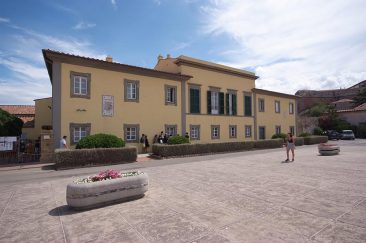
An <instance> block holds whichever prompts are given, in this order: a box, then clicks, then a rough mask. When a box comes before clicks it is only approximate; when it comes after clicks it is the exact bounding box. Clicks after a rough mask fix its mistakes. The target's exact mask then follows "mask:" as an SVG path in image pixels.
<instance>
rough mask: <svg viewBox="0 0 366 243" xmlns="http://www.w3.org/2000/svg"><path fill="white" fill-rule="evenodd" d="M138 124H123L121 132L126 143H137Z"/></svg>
mask: <svg viewBox="0 0 366 243" xmlns="http://www.w3.org/2000/svg"><path fill="white" fill-rule="evenodd" d="M139 131H140V125H138V124H124V125H123V132H124V139H125V141H126V143H138V140H139Z"/></svg>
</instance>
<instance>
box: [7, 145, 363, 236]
mask: <svg viewBox="0 0 366 243" xmlns="http://www.w3.org/2000/svg"><path fill="white" fill-rule="evenodd" d="M337 143H338V144H340V146H341V153H340V154H339V155H338V156H327V157H325V156H319V155H317V147H316V146H315V145H311V146H301V147H298V148H297V150H296V159H295V162H292V163H283V162H282V161H284V159H285V152H284V149H271V150H261V151H249V152H240V153H230V154H218V155H207V156H197V157H186V158H172V159H165V160H150V161H142V162H138V163H133V164H125V165H115V166H108V167H94V168H84V169H74V170H66V171H53V170H51V169H50V168H47V167H45V168H30V169H22V170H9V171H0V213H1V214H0V242H169V243H171V242H209V243H214V242H366V140H356V141H339V142H337ZM106 168H113V169H119V170H131V169H135V168H138V169H140V170H143V171H145V172H147V173H148V175H149V179H150V186H149V191H148V192H147V193H146V195H145V197H143V198H141V199H138V200H135V201H129V202H125V203H120V204H115V205H111V206H106V207H103V208H98V209H93V210H88V211H82V212H78V211H73V210H71V209H69V208H68V207H67V205H66V198H65V194H66V185H67V184H68V183H69V182H71V181H72V180H73V179H74V178H75V176H81V175H91V174H94V173H96V172H98V171H100V170H103V169H106Z"/></svg>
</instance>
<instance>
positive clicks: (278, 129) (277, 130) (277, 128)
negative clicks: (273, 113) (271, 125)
mask: <svg viewBox="0 0 366 243" xmlns="http://www.w3.org/2000/svg"><path fill="white" fill-rule="evenodd" d="M275 133H276V134H277V135H278V134H281V126H276V127H275Z"/></svg>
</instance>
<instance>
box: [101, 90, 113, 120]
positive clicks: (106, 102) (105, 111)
mask: <svg viewBox="0 0 366 243" xmlns="http://www.w3.org/2000/svg"><path fill="white" fill-rule="evenodd" d="M102 100H103V101H102V115H103V116H113V108H114V101H113V96H112V95H103V96H102Z"/></svg>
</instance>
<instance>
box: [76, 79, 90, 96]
mask: <svg viewBox="0 0 366 243" xmlns="http://www.w3.org/2000/svg"><path fill="white" fill-rule="evenodd" d="M87 88H88V81H87V78H86V77H82V76H74V94H76V95H87V90H88V89H87Z"/></svg>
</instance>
